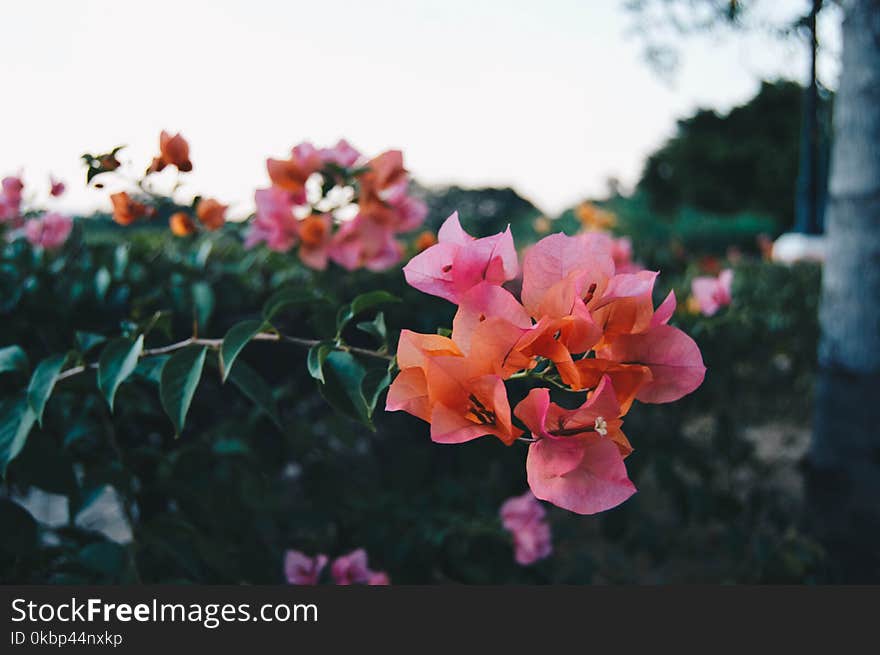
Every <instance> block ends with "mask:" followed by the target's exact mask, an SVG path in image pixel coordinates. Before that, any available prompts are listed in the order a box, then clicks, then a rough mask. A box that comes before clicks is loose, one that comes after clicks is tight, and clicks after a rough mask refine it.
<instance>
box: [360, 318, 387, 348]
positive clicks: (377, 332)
mask: <svg viewBox="0 0 880 655" xmlns="http://www.w3.org/2000/svg"><path fill="white" fill-rule="evenodd" d="M356 327H357V329H358V330H360V331H361V332H366V333H367V334H369V335H370V336H372V337H375V338H376V340H377V341H378V342H379V343H380V344H382V345H385V344H386V343H387V341H388V328H387V327H386V326H385V314H384V313H383V312H379V313H378V314H376V318H374V319H373V320H372V321H363V322H361V323H358V324H357V326H356Z"/></svg>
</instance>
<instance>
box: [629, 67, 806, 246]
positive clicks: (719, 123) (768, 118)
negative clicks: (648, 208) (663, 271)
mask: <svg viewBox="0 0 880 655" xmlns="http://www.w3.org/2000/svg"><path fill="white" fill-rule="evenodd" d="M802 96H803V90H802V89H801V87H800V86H799V85H798V84H796V83H794V82H781V81H780V82H775V83H769V82H764V83H762V85H761V89H760V91H759V92H758V94H757V95H756V96H755V97H754V98H753V99H751V100H750V101H749V102H747V103H746V104H744V105H741V106H739V107H735V108H734V109H732V110H731V111H730V112H729V113H728V114H727V115H724V116H720V115H718V114H717V113H716V112H715V111H712V110H699V111H697V112H696V113H695V114H694V115H693V116H691V117H689V118H686V119H683V120H680V121H679V122H678V133H677V134H676V136H674V137H672V138H671V139H670V140H669V141H667V142H666V144H664V145H663V147H662V148H660V149H659V150H658V151H657V152H655V153H654V154H653V155H651V156H650V157H649V158H648V160H647V162H646V164H645V167H644V170H643V172H642V178H641V180H640V181H639V184H638V189H639V191H641V192H643V193H644V194H646V195H647V196H648V197H649V198H650V199H651V205H652V209H654V210H655V211H659V212H661V213H673V212H675V211H676V210H678V209H680V208H681V207H693V208H695V209H697V210H698V211H701V212H709V213H715V214H735V213H741V212H747V213H753V214H759V215H767V216H770V217H772V218H773V219H774V220H775V221H776V222H777V224H778V225H779V227H780V228H782V229H787V228H790V227H791V226H792V225H793V224H794V208H795V187H796V181H797V174H798V156H799V155H798V153H799V148H800V129H801V127H800V126H801V103H802Z"/></svg>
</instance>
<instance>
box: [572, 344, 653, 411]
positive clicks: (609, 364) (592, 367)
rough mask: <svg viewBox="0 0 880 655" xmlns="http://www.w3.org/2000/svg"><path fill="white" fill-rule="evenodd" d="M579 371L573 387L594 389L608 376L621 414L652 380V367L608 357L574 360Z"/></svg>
mask: <svg viewBox="0 0 880 655" xmlns="http://www.w3.org/2000/svg"><path fill="white" fill-rule="evenodd" d="M573 367H574V368H575V370H576V371H577V373H576V377H575V380H576V382H577V383H576V384H572V383H570V382H568V384H570V385H571V387H572V388H573V389H594V388H596V387H598V386H599V384H600V382H601V381H602V378H603V377H605V376H607V377H608V378H609V379H610V380H611V386H612V387H613V388H614V393H615V394H616V395H617V402H618V404H619V405H620V413H621V415H623V414H626V413H627V412H628V411H629V408H630V406H631V405H632V402H633V400H634V399H635V397H636V394H638V392H639V390H640V389H641V388H642V387H644V386H645V385H646V384H648V382H650V381H651V379H652V377H653V376H652V375H651V369H649V368H648V367H647V366H642V365H640V364H620V363H618V362H613V361H611V360H608V359H598V358H596V357H588V358H584V359H579V360H577V361H576V362H574V364H573Z"/></svg>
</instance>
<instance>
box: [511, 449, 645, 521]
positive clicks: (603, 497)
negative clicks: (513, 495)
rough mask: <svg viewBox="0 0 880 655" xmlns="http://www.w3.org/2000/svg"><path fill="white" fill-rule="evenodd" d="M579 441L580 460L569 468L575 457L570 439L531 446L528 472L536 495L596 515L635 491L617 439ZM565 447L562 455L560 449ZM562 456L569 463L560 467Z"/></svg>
mask: <svg viewBox="0 0 880 655" xmlns="http://www.w3.org/2000/svg"><path fill="white" fill-rule="evenodd" d="M579 441H580V448H579V449H578V453H579V454H580V456H581V457H580V462H579V464H578V465H577V466H576V467H574V468H573V469H569V470H567V471H565V469H566V468H568V467H567V463H568V462H569V460H570V459H571V458H572V455H571V453H570V451H571V449H572V446H571V444H570V443H568V442H567V441H563V440H552V439H541V440H540V441H538V442H537V443H533V444H532V445H531V446H529V454H528V458H527V459H526V471H527V473H528V480H529V486H530V487H531V489H532V492H533V493H534V494H535V496H536V497H538V498H540V499H542V500H546V501H548V502H550V503H553V504H554V505H557V506H558V507H562V508H563V509H567V510H569V511H572V512H575V513H577V514H595V513H597V512H602V511H605V510H607V509H611V508H612V507H616V506H617V505H619V504H620V503H622V502H623V501H625V500H626V499H627V498H629V497H630V496H632V495H633V494H634V493H635V491H636V488H635V486H634V485H633V483H632V482H631V481H630V480H629V478H628V477H627V473H626V466H625V465H624V463H623V457H622V456H621V454H620V450H619V449H618V447H617V445H616V444H615V443H614V442H613V441H611V440H610V439H605V438H602V437H595V438H590V439H582V440H579ZM563 449H564V451H565V453H564V454H563V455H562V457H560V455H559V452H558V451H560V450H563ZM560 459H562V460H563V461H565V462H566V466H560ZM563 471H564V472H563Z"/></svg>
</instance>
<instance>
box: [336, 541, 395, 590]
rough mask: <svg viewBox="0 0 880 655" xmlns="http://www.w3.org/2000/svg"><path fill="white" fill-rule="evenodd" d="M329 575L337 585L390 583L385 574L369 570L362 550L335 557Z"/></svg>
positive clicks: (365, 554) (365, 553)
mask: <svg viewBox="0 0 880 655" xmlns="http://www.w3.org/2000/svg"><path fill="white" fill-rule="evenodd" d="M330 573H331V574H332V575H333V580H334V581H335V582H336V584H338V585H353V584H368V585H387V584H390V583H391V581H390V579H389V577H388V574H387V573H385V572H383V571H371V570H370V568H369V567H368V566H367V551H365V550H364V549H363V548H358V549H357V550H354V551H352V552H350V553H349V554H348V555H342V556H340V557H337V558H336V559H335V560H334V561H333V564H332V565H331V566H330Z"/></svg>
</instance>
